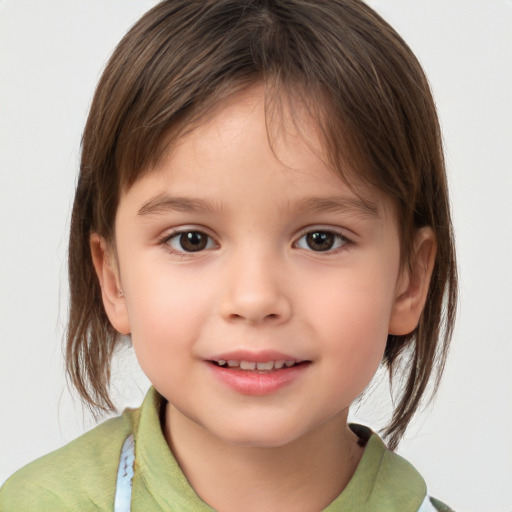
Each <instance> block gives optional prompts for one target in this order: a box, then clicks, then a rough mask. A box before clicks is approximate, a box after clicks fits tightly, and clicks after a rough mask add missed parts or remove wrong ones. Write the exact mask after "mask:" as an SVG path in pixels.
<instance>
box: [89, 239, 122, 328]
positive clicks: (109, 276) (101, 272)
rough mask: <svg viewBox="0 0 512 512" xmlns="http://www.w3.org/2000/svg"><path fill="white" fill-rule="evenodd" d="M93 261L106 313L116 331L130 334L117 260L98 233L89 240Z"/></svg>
mask: <svg viewBox="0 0 512 512" xmlns="http://www.w3.org/2000/svg"><path fill="white" fill-rule="evenodd" d="M89 244H90V247H91V255H92V261H93V264H94V269H95V270H96V275H97V276H98V281H99V283H100V287H101V297H102V300H103V306H104V308H105V312H106V313H107V316H108V318H109V320H110V322H111V324H112V325H113V327H114V329H116V331H118V332H120V333H121V334H130V330H131V329H130V322H129V318H128V310H127V308H126V299H125V297H124V293H123V290H122V288H121V283H120V280H119V272H118V269H117V266H116V262H115V258H114V256H113V255H112V252H111V249H110V248H109V247H108V244H107V242H106V241H105V239H104V238H103V237H101V236H99V235H98V234H96V233H93V234H91V237H90V239H89Z"/></svg>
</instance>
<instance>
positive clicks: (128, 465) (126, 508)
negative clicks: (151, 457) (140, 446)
mask: <svg viewBox="0 0 512 512" xmlns="http://www.w3.org/2000/svg"><path fill="white" fill-rule="evenodd" d="M134 462H135V443H134V441H133V436H131V435H130V436H128V437H127V438H126V440H125V442H124V443H123V447H122V449H121V456H120V457H119V469H118V470H117V482H116V497H115V501H114V512H130V503H131V501H132V480H133V465H134Z"/></svg>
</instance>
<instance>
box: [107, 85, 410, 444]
mask: <svg viewBox="0 0 512 512" xmlns="http://www.w3.org/2000/svg"><path fill="white" fill-rule="evenodd" d="M299 120H300V123H298V125H299V126H301V132H302V134H301V135H300V136H299V135H297V133H296V132H295V131H294V129H293V126H294V124H293V123H292V122H289V121H288V120H287V119H286V116H284V118H283V119H282V120H280V121H279V122H277V121H276V122H275V124H274V125H273V126H272V127H271V131H272V134H271V139H272V149H271V147H269V143H268V134H267V129H266V123H265V113H264V101H263V94H262V92H261V91H260V90H259V89H251V90H250V91H247V92H245V93H242V94H238V95H237V96H235V97H233V98H232V99H231V100H230V101H228V102H226V103H224V104H222V105H221V106H220V107H219V108H218V109H217V110H216V111H215V112H214V113H213V115H212V116H211V117H210V118H209V119H208V120H207V121H205V122H204V123H203V124H202V125H201V126H199V127H198V128H196V129H195V130H194V131H192V132H191V133H189V134H187V135H186V136H184V137H183V138H182V139H181V140H180V141H179V143H178V144H177V145H174V147H173V148H172V151H170V152H169V153H168V154H167V155H165V156H164V158H163V159H162V160H161V161H160V163H159V164H158V165H157V167H156V168H155V169H154V170H152V171H151V172H149V173H148V174H146V175H144V176H143V177H142V178H140V179H139V180H138V181H137V182H136V183H135V184H134V185H133V186H132V187H131V188H130V189H129V190H128V191H127V192H126V193H124V194H123V195H122V197H121V200H120V204H119V209H118V212H117V217H116V226H115V228H116V253H117V268H118V271H117V276H116V277H117V279H118V281H119V283H118V284H119V286H120V287H122V290H123V293H124V297H123V298H122V299H119V301H123V302H122V305H121V306H120V308H123V307H124V308H125V316H124V317H123V318H124V319H121V320H119V319H117V320H116V319H114V321H113V322H114V325H115V326H116V327H117V328H118V329H119V330H120V331H125V332H131V335H132V340H133V345H134V348H135V351H136V354H137V357H138V360H139V362H140V365H141V367H142V369H143V370H144V371H145V373H146V374H147V376H148V377H149V379H150V380H151V382H152V383H153V384H154V386H155V387H156V389H157V390H158V391H159V392H160V393H161V394H162V395H163V396H164V397H165V398H166V399H167V400H168V401H169V404H170V405H169V407H168V411H172V414H173V415H174V416H175V417H176V416H177V417H181V418H184V419H186V420H187V421H189V422H192V423H193V424H194V425H196V426H197V427H198V428H199V430H201V431H204V432H205V433H207V434H208V435H211V436H214V437H215V438H217V439H220V440H222V441H223V442H226V443H234V444H240V445H251V446H280V445H284V444H286V443H289V442H292V441H294V440H296V439H299V438H301V437H303V436H307V435H309V434H312V433H313V432H315V431H316V430H318V429H319V428H323V427H325V425H328V424H329V423H330V422H334V421H339V420H340V418H342V419H343V421H345V420H346V414H347V409H348V407H349V405H350V404H351V402H352V401H353V400H354V399H355V398H356V397H357V396H358V395H359V394H360V393H361V392H362V391H363V390H364V388H365V387H366V385H367V384H368V383H369V381H370V380H371V377H372V376H373V374H374V373H375V371H376V369H377V367H378V365H379V363H380V361H381V359H382V355H383V351H384V348H385V344H386V339H387V335H388V332H389V330H390V323H391V321H392V318H393V315H394V314H395V312H394V308H395V303H396V299H397V296H398V295H399V293H400V286H401V284H400V283H401V277H400V276H401V272H400V263H399V262H400V245H399V236H398V229H397V222H396V219H395V215H394V213H393V209H392V207H391V204H390V203H389V201H388V200H387V199H386V198H385V197H383V196H382V195H381V194H380V193H378V192H375V191H371V190H368V189H364V188H361V193H358V195H356V194H354V192H353V191H351V189H350V188H348V187H347V185H346V184H345V183H344V182H343V181H342V180H341V179H340V178H339V177H338V176H336V174H335V173H333V172H332V171H331V170H330V169H329V168H328V167H327V165H326V164H325V163H324V161H325V159H324V158H322V156H323V155H322V152H321V149H320V142H319V140H318V138H317V137H316V135H315V125H314V123H313V122H312V121H311V120H310V119H308V118H307V117H305V116H302V117H300V115H299ZM361 198H362V199H361ZM111 318H112V316H111ZM116 322H117V324H116Z"/></svg>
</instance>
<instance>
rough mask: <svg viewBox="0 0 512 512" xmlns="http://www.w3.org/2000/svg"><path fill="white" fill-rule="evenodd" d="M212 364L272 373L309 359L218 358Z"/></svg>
mask: <svg viewBox="0 0 512 512" xmlns="http://www.w3.org/2000/svg"><path fill="white" fill-rule="evenodd" d="M210 362H211V363H212V364H214V365H216V366H218V367H220V368H226V369H232V370H243V371H247V372H258V373H270V372H273V371H276V370H282V369H288V368H294V367H296V366H300V365H304V364H306V363H307V361H294V360H277V361H272V360H270V361H244V360H226V359H217V360H212V361H210Z"/></svg>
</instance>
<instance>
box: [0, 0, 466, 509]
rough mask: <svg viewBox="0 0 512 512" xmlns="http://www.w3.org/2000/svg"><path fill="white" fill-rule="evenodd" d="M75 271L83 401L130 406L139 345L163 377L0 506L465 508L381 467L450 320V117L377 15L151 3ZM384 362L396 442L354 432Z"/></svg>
mask: <svg viewBox="0 0 512 512" xmlns="http://www.w3.org/2000/svg"><path fill="white" fill-rule="evenodd" d="M69 273H70V290H71V309H70V319H69V328H68V340H67V361H68V372H69V375H70V377H71V379H72V381H73V383H74V384H75V386H76V387H77V389H78V391H79V392H80V394H81V396H82V397H83V398H84V400H85V401H86V402H87V403H88V404H89V405H90V406H91V407H92V408H94V409H98V408H99V409H103V410H113V409H114V404H113V403H112V401H111V399H110V397H109V391H108V385H109V377H110V363H111V359H112V355H113V353H114V351H115V350H116V348H117V346H118V345H119V344H120V343H121V339H122V337H123V335H125V336H130V338H131V341H132V343H133V346H134V349H135V352H136V354H137V358H138V360H139V363H140V365H141V367H142V369H143V370H144V372H145V373H146V375H147V376H148V378H149V379H150V381H151V382H152V384H153V387H152V388H151V390H150V391H149V393H148V395H147V397H146V399H145V401H144V403H143V404H142V406H141V408H140V409H137V410H126V411H125V412H124V413H123V414H122V415H121V416H120V417H117V418H114V419H112V420H109V421H107V422H105V423H103V424H102V425H100V426H98V427H97V428H95V429H94V430H92V431H91V432H89V433H88V434H85V435H84V436H82V437H81V438H79V439H77V440H75V441H73V442H72V443H70V444H69V445H67V446H65V447H63V448H61V449H60V450H57V451H56V452H54V453H52V454H49V455H47V456H46V457H43V458H41V459H39V460H37V461H35V462H34V463H32V464H30V465H28V466H26V467H25V468H23V469H22V470H20V471H19V472H18V473H16V474H15V475H14V476H13V477H11V478H10V479H9V480H8V481H7V483H6V484H5V486H4V487H3V489H2V490H1V491H0V510H2V511H4V510H5V511H9V510H51V511H59V510H105V511H107V510H108V511H111V510H117V511H121V510H135V511H136V510H140V511H142V510H143V511H146V510H163V511H166V510H169V511H178V510H193V511H211V510H218V511H221V512H232V511H249V512H251V511H256V510H258V511H260V510H265V511H283V510H285V511H287V510H290V511H294V512H301V511H304V512H309V511H322V510H325V511H341V510H343V511H344V510H354V511H364V510H367V511H380V510H389V511H391V510H392V511H411V512H413V511H418V510H421V511H427V510H430V511H434V510H449V509H448V508H447V507H446V506H444V505H443V504H441V503H440V502H439V501H437V500H435V499H433V498H430V497H429V495H428V493H427V487H426V484H425V482H424V481H423V479H422V477H421V476H420V475H419V474H418V473H417V472H416V470H415V469H414V468H413V467H412V466H411V465H410V464H409V463H407V462H406V461H405V460H403V459H402V458H400V457H399V456H397V455H396V454H394V453H393V451H391V450H393V449H394V448H395V447H396V446H397V444H398V442H399V440H400V438H401V437H402V436H403V434H404V432H405V430H406V428H407V426H408V424H409V422H410V420H411V418H412V417H413V415H414V413H415V411H416V410H417V408H418V406H419V403H420V400H421V399H422V398H425V393H426V390H427V385H428V383H429V382H430V381H431V380H433V381H434V384H437V383H438V382H439V378H440V375H441V372H442V368H443V366H444V361H445V358H446V353H447V348H448V343H449V339H450V335H451V332H452V327H453V321H454V310H455V304H456V270H455V255H454V248H453V239H452V232H451V222H450V212H449V207H448V196H447V187H446V177H445V171H444V164H443V156H442V148H441V140H440V133H439V126H438V122H437V117H436V112H435V107H434V104H433V100H432V97H431V94H430V91H429V87H428V84H427V80H426V78H425V76H424V74H423V71H422V69H421V67H420V66H419V64H418V62H417V60H416V59H415V57H414V56H413V54H412V53H411V52H410V50H409V49H408V48H407V46H406V45H405V43H404V42H403V41H402V40H401V38H400V37H399V36H398V35H397V34H396V33H395V32H394V31H393V30H392V29H391V28H390V27H389V25H387V24H386V23H385V22H384V21H383V20H382V19H381V18H380V17H379V16H378V15H377V14H375V13H374V12H373V11H372V10H371V9H370V8H368V7H367V6H366V5H365V4H363V3H362V2H360V1H358V0H336V1H333V0H325V1H319V0H316V1H313V0H311V1H304V0H300V1H299V0H296V1H295V0H274V1H272V0H211V1H210V0H208V1H204V0H201V1H199V0H197V1H190V0H168V1H164V2H162V3H160V4H158V5H157V6H156V7H155V8H153V9H152V10H151V11H149V12H148V13H147V14H146V15H145V16H144V17H143V18H142V19H141V20H140V21H139V22H138V23H137V24H136V25H135V26H134V27H133V28H132V29H131V30H130V31H129V33H128V34H127V35H126V36H125V38H124V39H123V40H122V41H121V43H120V44H119V46H118V48H117V49H116V51H115V52H114V54H113V56H112V58H111V60H110V62H109V64H108V65H107V68H106V70H105V72H104V74H103V76H102V78H101V80H100V83H99V85H98V89H97V91H96V95H95V98H94V101H93V104H92V106H91V111H90V114H89V118H88V122H87V126H86V129H85V133H84V138H83V151H82V162H81V169H80V176H79V180H78V185H77V190H76V195H75V202H74V207H73V215H72V222H71V235H70V247H69ZM380 365H385V366H386V367H387V368H388V369H389V371H390V374H391V377H392V378H393V379H396V383H395V386H399V387H400V386H401V388H400V393H399V399H398V401H397V403H396V405H395V410H394V412H393V418H392V421H391V423H390V425H389V426H388V428H387V429H386V430H385V432H384V437H385V439H386V441H387V446H388V448H389V449H388V448H386V446H385V445H384V443H383V441H382V440H381V439H380V438H379V437H378V436H377V434H375V433H373V432H371V430H370V429H368V428H367V427H363V426H361V425H348V424H347V414H348V409H349V407H350V404H351V403H352V402H353V401H354V400H355V399H356V398H357V397H358V396H360V395H361V393H363V391H364V390H365V388H366V386H367V385H368V383H369V382H370V380H371V378H372V376H373V375H374V373H375V372H376V370H377V369H378V368H379V366H380Z"/></svg>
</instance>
